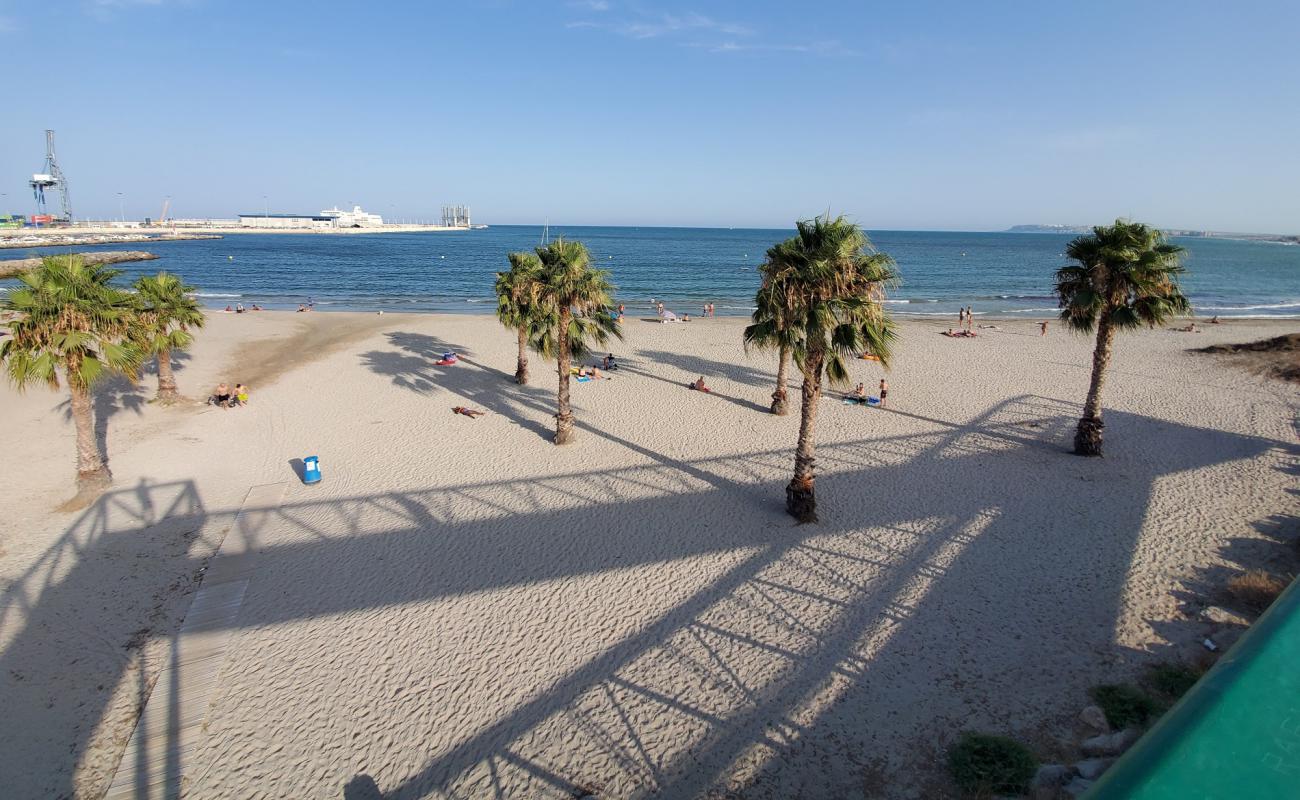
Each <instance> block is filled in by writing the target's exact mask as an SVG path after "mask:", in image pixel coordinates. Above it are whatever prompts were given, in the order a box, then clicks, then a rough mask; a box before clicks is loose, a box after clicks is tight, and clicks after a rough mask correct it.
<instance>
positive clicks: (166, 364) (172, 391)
mask: <svg viewBox="0 0 1300 800" xmlns="http://www.w3.org/2000/svg"><path fill="white" fill-rule="evenodd" d="M135 291H136V300H137V309H136V320H135V324H134V325H133V326H132V332H131V336H132V338H133V339H134V340H136V343H137V345H138V346H139V348H140V350H141V351H142V352H143V353H145V354H146V355H151V356H155V357H157V359H158V393H157V395H155V397H154V399H155V400H157V401H158V402H160V403H174V402H176V401H177V400H179V399H180V393H179V392H178V391H177V389H176V377H175V375H174V374H173V373H172V351H173V350H184V349H185V348H186V347H189V346H190V344H192V343H193V342H194V336H193V335H192V334H191V333H190V329H191V328H202V327H203V310H202V309H200V308H199V303H198V301H197V300H195V299H194V292H195V291H197V290H196V289H195V287H193V286H186V285H185V282H184V281H182V280H181V279H180V276H178V275H172V274H170V273H167V272H159V273H158V274H157V275H144V276H141V277H140V278H138V279H136V282H135Z"/></svg>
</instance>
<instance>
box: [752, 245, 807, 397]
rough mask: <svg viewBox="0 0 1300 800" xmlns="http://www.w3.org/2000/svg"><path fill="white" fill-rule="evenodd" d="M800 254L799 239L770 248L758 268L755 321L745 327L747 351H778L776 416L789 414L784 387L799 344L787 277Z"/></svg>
mask: <svg viewBox="0 0 1300 800" xmlns="http://www.w3.org/2000/svg"><path fill="white" fill-rule="evenodd" d="M798 253H799V251H798V246H797V240H796V239H788V240H786V241H784V242H781V243H780V244H775V245H772V246H771V247H769V248H768V250H767V258H766V259H765V260H764V261H763V264H762V265H761V266H760V267H759V268H758V273H759V276H760V277H761V278H762V284H761V285H760V286H759V288H758V292H757V294H755V295H754V305H755V310H754V314H753V317H752V318H753V321H754V322H753V324H752V325H749V326H748V327H746V328H745V349H746V350H748V349H749V348H750V346H754V347H757V348H759V349H760V350H776V351H777V354H778V355H777V368H776V390H775V391H773V392H772V413H773V414H776V415H777V416H785V415H786V414H788V413H790V406H789V402H788V400H787V396H786V391H785V387H786V382H787V380H788V378H789V374H790V353H791V352H792V351H793V350H794V346H795V344H796V337H795V332H794V329H793V328H792V327H791V325H790V324H789V320H790V319H791V317H792V315H793V313H794V308H793V305H794V301H795V296H794V294H793V293H792V292H791V288H792V287H791V286H790V284H789V282H788V281H786V280H785V277H786V276H787V275H789V274H791V272H792V269H793V266H794V263H795V259H796V258H797V257H798Z"/></svg>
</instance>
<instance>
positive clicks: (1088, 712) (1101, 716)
mask: <svg viewBox="0 0 1300 800" xmlns="http://www.w3.org/2000/svg"><path fill="white" fill-rule="evenodd" d="M1079 721H1080V722H1082V723H1083V724H1084V725H1087V726H1088V727H1089V728H1091V729H1092V730H1094V731H1097V732H1098V733H1108V732H1109V731H1110V723H1109V722H1107V721H1106V712H1105V711H1102V710H1101V706H1088V707H1087V708H1085V709H1084V710H1082V711H1080V712H1079Z"/></svg>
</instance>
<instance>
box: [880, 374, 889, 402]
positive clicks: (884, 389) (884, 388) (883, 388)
mask: <svg viewBox="0 0 1300 800" xmlns="http://www.w3.org/2000/svg"><path fill="white" fill-rule="evenodd" d="M888 396H889V384H888V383H886V382H885V379H884V378H881V379H880V407H881V408H884V407H885V398H886V397H888Z"/></svg>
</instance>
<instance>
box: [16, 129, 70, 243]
mask: <svg viewBox="0 0 1300 800" xmlns="http://www.w3.org/2000/svg"><path fill="white" fill-rule="evenodd" d="M27 184H28V185H29V186H31V187H32V194H33V195H34V196H35V197H36V207H37V209H38V210H39V212H40V213H41V214H42V215H44V214H46V213H47V212H46V210H45V190H46V189H58V190H59V201H60V205H61V207H62V211H63V213H62V214H60V215H59V216H58V217H56V218H55V219H57V220H58V221H59V222H62V223H65V224H69V223H71V222H72V204H71V203H70V202H69V201H68V179H67V178H66V177H64V175H63V170H61V169H59V161H58V158H56V157H55V155H54V131H52V130H46V131H45V164H44V166H43V167H42V168H41V171H40V172H37V173H35V174H34V175H32V179H31V180H30V181H28V182H27Z"/></svg>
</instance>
